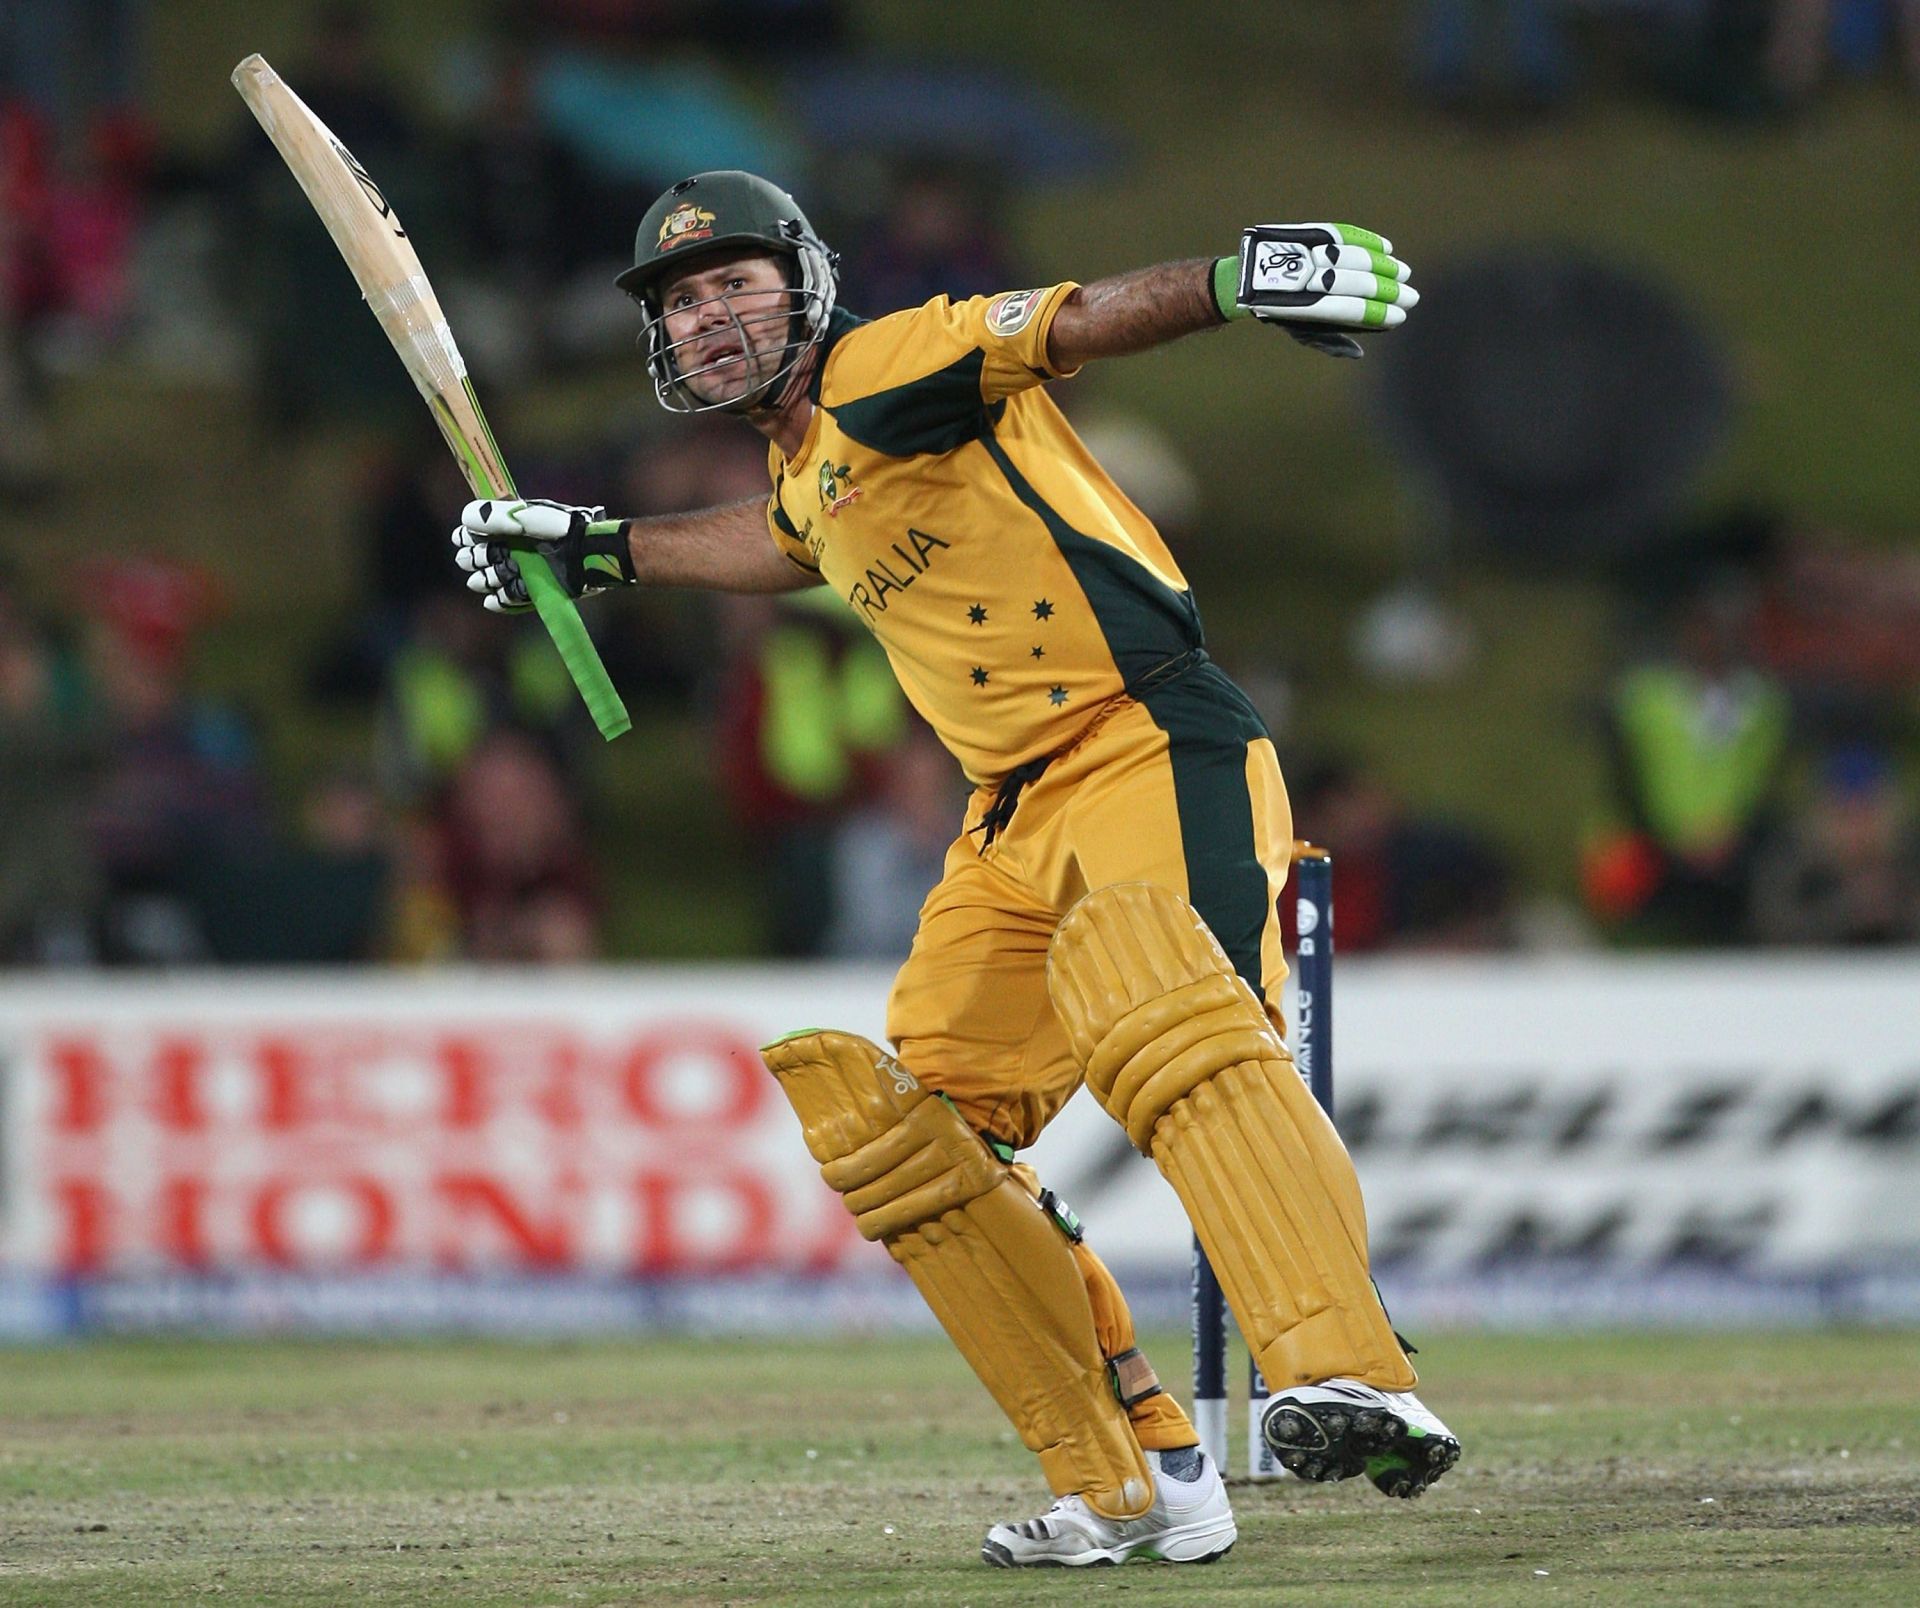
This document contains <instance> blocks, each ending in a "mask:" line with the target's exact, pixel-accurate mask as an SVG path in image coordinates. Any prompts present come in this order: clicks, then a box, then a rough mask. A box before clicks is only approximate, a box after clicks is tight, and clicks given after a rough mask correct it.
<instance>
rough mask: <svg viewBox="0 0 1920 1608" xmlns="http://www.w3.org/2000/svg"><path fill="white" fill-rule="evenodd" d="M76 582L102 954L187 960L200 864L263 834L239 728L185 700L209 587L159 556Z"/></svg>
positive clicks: (203, 703) (229, 716) (227, 715)
mask: <svg viewBox="0 0 1920 1608" xmlns="http://www.w3.org/2000/svg"><path fill="white" fill-rule="evenodd" d="M83 578H84V581H85V585H86V595H87V598H88V601H89V604H90V606H91V608H92V610H93V614H94V618H93V620H92V621H91V623H90V626H89V632H88V672H89V681H90V688H91V690H92V692H93V694H94V696H95V697H96V698H97V700H98V704H99V719H100V722H101V741H102V745H103V746H102V752H101V761H100V768H99V772H98V775H97V778H96V780H95V783H94V787H93V790H92V795H91V798H90V801H89V807H88V809H87V812H86V814H87V822H88V827H89V830H90V832H91V835H92V843H93V850H94V853H95V855H96V857H97V858H98V860H99V863H100V865H101V867H102V869H103V872H104V875H105V879H106V909H105V916H104V921H103V925H102V934H101V950H102V956H103V958H104V959H107V960H109V961H120V962H129V963H136V964H138V963H150V964H177V963H180V962H184V961H191V960H199V959H202V958H204V957H205V956H206V954H207V944H206V938H205V934H204V932H203V931H202V929H201V924H200V921H199V919H198V916H197V913H196V910H195V906H194V901H193V887H194V879H195V878H196V876H197V875H198V872H199V869H200V867H199V862H200V861H202V860H203V859H204V858H206V857H208V856H213V855H222V854H247V853H252V852H257V850H258V848H259V846H260V845H261V844H262V843H263V842H264V841H265V839H266V836H267V831H266V827H267V821H266V812H265V801H264V796H263V788H262V785H261V780H260V776H259V772H258V768H257V763H256V755H255V752H254V741H253V734H252V731H251V729H250V727H249V725H248V723H247V722H246V721H245V720H244V719H242V718H241V717H240V715H239V714H238V713H237V711H235V710H234V709H232V708H230V707H228V706H226V705H222V704H218V703H213V702H209V701H207V700H203V699H196V698H193V697H191V696H190V695H189V694H188V692H187V690H186V667H187V660H188V657H189V653H190V650H191V647H192V643H193V639H194V637H195V635H196V633H197V632H198V631H199V630H200V629H201V628H202V627H203V626H204V625H205V624H206V623H207V622H208V621H209V620H210V619H211V618H212V617H213V614H214V612H215V607H216V605H215V599H214V596H213V591H212V587H211V583H210V582H209V581H208V579H207V577H205V576H204V575H201V574H199V573H197V572H195V571H192V570H188V569H185V568H183V567H181V566H179V565H176V564H170V563H167V562H164V561H162V560H158V559H133V560H121V561H115V562H111V563H104V564H101V565H98V566H95V567H94V568H92V569H91V570H88V571H86V572H84V576H83Z"/></svg>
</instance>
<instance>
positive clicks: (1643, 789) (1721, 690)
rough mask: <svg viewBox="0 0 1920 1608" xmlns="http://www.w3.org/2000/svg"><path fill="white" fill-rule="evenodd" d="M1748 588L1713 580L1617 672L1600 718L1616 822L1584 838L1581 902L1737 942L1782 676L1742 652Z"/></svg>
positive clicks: (1699, 937)
mask: <svg viewBox="0 0 1920 1608" xmlns="http://www.w3.org/2000/svg"><path fill="white" fill-rule="evenodd" d="M1752 619H1753V600H1752V598H1751V596H1750V595H1749V593H1748V591H1747V589H1746V588H1745V586H1744V584H1741V583H1735V582H1728V581H1718V582H1715V583H1713V584H1711V585H1709V586H1708V587H1707V589H1706V590H1704V591H1703V592H1702V593H1700V594H1699V595H1698V596H1697V597H1696V598H1695V600H1694V601H1693V602H1692V603H1691V604H1690V606H1689V609H1688V613H1687V614H1686V616H1685V618H1684V620H1683V622H1682V629H1681V635H1680V640H1679V641H1678V642H1677V643H1676V644H1675V645H1674V651H1673V652H1672V653H1671V655H1663V656H1661V657H1659V658H1656V659H1651V660H1649V661H1647V662H1645V663H1642V664H1639V665H1636V666H1634V667H1633V668H1631V669H1629V670H1628V671H1627V672H1626V673H1625V674H1624V675H1623V676H1621V677H1620V679H1619V680H1618V681H1617V682H1616V683H1615V685H1614V688H1613V691H1612V695H1611V698H1610V700H1609V703H1608V706H1607V710H1606V716H1605V722H1606V733H1607V742H1608V752H1609V757H1610V759H1611V762H1612V771H1613V775H1612V782H1613V794H1614V807H1615V811H1616V814H1617V821H1616V824H1614V825H1613V826H1611V827H1610V828H1609V829H1607V830H1606V831H1605V832H1604V833H1602V834H1601V835H1599V836H1598V837H1596V838H1595V839H1594V840H1593V841H1592V842H1591V843H1590V844H1589V846H1588V850H1587V854H1586V866H1585V882H1586V888H1587V895H1588V902H1589V904H1590V905H1592V907H1593V908H1594V910H1595V913H1596V914H1597V915H1599V916H1601V917H1602V918H1603V919H1604V920H1607V921H1609V922H1610V923H1612V924H1614V925H1616V926H1620V927H1622V928H1624V929H1625V930H1627V931H1629V932H1634V933H1637V934H1638V935H1640V936H1644V937H1650V938H1656V939H1665V940H1670V941H1677V942H1683V943H1704V944H1725V943H1735V942H1739V941H1741V940H1742V939H1744V938H1745V937H1746V936H1747V934H1748V924H1747V908H1748V902H1749V900H1748V878H1749V876H1750V874H1751V871H1752V857H1753V851H1754V848H1755V846H1756V845H1757V843H1758V842H1759V841H1760V838H1761V836H1762V835H1763V832H1764V830H1765V828H1766V826H1767V824H1768V820H1769V815H1770V812H1771V809H1772V806H1773V804H1774V798H1775V791H1776V789H1777V786H1778V784H1779V780H1780V777H1781V773H1782V770H1783V767H1784V765H1785V762H1786V759H1787V753H1788V739H1789V735H1790V733H1789V709H1788V700H1787V694H1786V691H1785V689H1784V688H1783V687H1782V686H1781V685H1780V684H1779V682H1778V681H1776V680H1775V679H1774V678H1773V677H1772V676H1771V675H1769V674H1767V673H1766V672H1765V671H1763V670H1760V669H1759V668H1757V667H1755V666H1754V665H1753V664H1752V662H1751V660H1750V656H1749V652H1748V637H1749V633H1750V630H1751V625H1752Z"/></svg>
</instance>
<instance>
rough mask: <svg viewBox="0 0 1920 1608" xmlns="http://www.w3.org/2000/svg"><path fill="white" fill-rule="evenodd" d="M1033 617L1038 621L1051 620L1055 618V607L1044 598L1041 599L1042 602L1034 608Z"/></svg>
mask: <svg viewBox="0 0 1920 1608" xmlns="http://www.w3.org/2000/svg"><path fill="white" fill-rule="evenodd" d="M1033 617H1034V618H1035V619H1036V620H1051V619H1052V618H1053V605H1052V604H1051V603H1049V602H1048V601H1047V600H1046V599H1045V598H1044V597H1043V598H1041V599H1040V601H1039V602H1038V603H1036V604H1034V606H1033Z"/></svg>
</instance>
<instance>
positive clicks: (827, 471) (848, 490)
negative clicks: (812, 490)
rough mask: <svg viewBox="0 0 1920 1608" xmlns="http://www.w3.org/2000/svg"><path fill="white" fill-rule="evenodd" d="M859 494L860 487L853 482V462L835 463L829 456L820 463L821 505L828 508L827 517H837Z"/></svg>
mask: <svg viewBox="0 0 1920 1608" xmlns="http://www.w3.org/2000/svg"><path fill="white" fill-rule="evenodd" d="M842 487H845V490H842V489H841V488H842ZM859 495H860V488H859V487H858V486H856V485H855V484H854V483H853V466H852V465H851V464H846V463H843V464H835V463H834V461H833V460H832V459H831V458H829V459H827V460H826V462H824V463H823V464H821V465H820V506H821V507H822V508H824V509H826V511H827V518H829V519H834V518H837V517H838V516H839V513H840V510H841V509H842V508H844V507H846V506H847V504H848V503H850V502H852V501H853V500H854V498H856V497H858V496H859Z"/></svg>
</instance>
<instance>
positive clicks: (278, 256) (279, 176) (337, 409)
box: [224, 3, 446, 435]
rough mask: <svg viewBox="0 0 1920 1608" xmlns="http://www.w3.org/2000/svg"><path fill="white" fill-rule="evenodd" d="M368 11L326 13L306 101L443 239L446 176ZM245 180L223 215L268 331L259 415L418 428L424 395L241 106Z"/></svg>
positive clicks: (413, 226)
mask: <svg viewBox="0 0 1920 1608" xmlns="http://www.w3.org/2000/svg"><path fill="white" fill-rule="evenodd" d="M368 19H369V14H368V12H367V10H366V9H365V8H364V7H362V6H360V5H355V4H348V3H337V4H332V5H329V6H327V7H326V8H325V9H324V10H322V11H321V12H320V13H319V15H318V18H317V22H316V27H315V32H314V35H313V37H312V39H311V41H310V43H309V44H308V46H307V48H306V49H305V50H303V51H302V52H301V53H300V58H299V60H298V62H297V63H296V65H295V66H294V67H293V68H292V69H291V71H290V72H289V74H288V78H289V81H290V82H291V83H293V84H294V85H295V86H296V87H297V88H298V90H299V92H300V97H301V99H303V100H304V101H306V102H307V104H308V105H309V106H311V107H312V108H313V111H314V114H315V115H316V116H317V117H319V118H320V120H321V121H322V122H324V123H325V124H326V125H327V127H328V128H330V129H331V130H332V131H333V132H334V133H335V134H336V135H337V136H338V137H339V138H340V141H341V143H343V144H344V145H345V146H346V147H347V148H348V149H349V150H351V151H352V152H353V153H354V155H355V156H356V157H357V158H358V159H359V160H360V161H361V163H363V164H364V165H365V166H366V168H367V169H368V170H369V171H370V172H372V173H375V174H377V175H378V176H379V182H380V187H381V189H382V191H383V192H384V193H385V195H386V197H387V198H388V200H390V201H391V202H392V203H393V205H394V208H395V210H396V211H398V213H399V214H400V216H401V217H402V218H403V219H405V220H406V224H407V227H408V229H409V231H410V232H411V233H412V234H413V235H414V236H415V237H416V238H432V237H433V236H434V235H435V234H436V232H438V218H437V216H436V214H437V213H438V212H439V210H440V204H441V201H442V197H443V196H445V194H446V186H445V176H444V174H442V173H439V172H437V171H435V169H434V167H433V163H432V158H431V154H430V153H429V152H428V151H427V150H426V148H425V143H424V140H423V138H422V131H421V129H420V127H419V124H418V123H417V122H416V120H415V119H414V118H413V116H412V115H411V114H410V113H409V111H408V109H407V103H406V102H405V101H404V100H403V99H402V98H401V97H400V96H399V95H398V94H397V93H395V91H394V90H393V89H392V87H391V86H390V85H389V84H388V83H387V81H386V79H385V78H384V76H383V74H382V73H381V71H380V69H379V67H378V65H377V64H376V62H375V60H374V56H373V52H372V38H371V32H370V26H369V20H368ZM234 117H235V125H234V126H235V147H234V158H233V162H232V176H233V183H234V187H235V189H236V190H237V192H238V193H237V194H236V195H234V196H232V197H231V198H230V199H229V200H228V202H227V204H226V206H225V208H224V210H225V213H226V216H227V217H228V219H229V220H230V227H231V228H232V230H233V241H232V246H231V249H230V251H229V253H228V256H229V258H230V260H231V263H232V265H233V268H234V270H235V273H236V279H237V282H236V284H235V287H234V289H235V293H236V296H237V299H239V300H240V301H241V302H242V304H243V305H244V306H245V307H246V308H247V310H248V312H249V314H250V315H251V321H252V323H253V325H254V328H255V332H256V334H257V337H258V339H257V347H258V349H257V352H256V360H257V365H258V368H257V374H256V388H257V392H258V395H259V399H260V409H259V415H258V416H259V417H260V418H261V419H262V420H263V421H264V422H266V423H268V424H270V425H273V426H275V427H277V428H278V429H279V430H280V431H281V432H282V433H283V434H286V435H291V434H293V433H294V432H295V431H297V430H299V429H300V428H302V427H303V426H307V425H311V424H313V423H316V422H349V423H352V424H354V425H356V426H358V427H360V428H362V429H365V428H368V427H370V426H378V425H382V424H385V423H388V422H391V421H394V420H405V421H406V422H407V424H408V425H409V426H411V424H412V422H413V421H414V419H415V418H416V417H417V415H416V414H415V412H414V410H415V409H416V408H417V407H418V406H419V398H418V396H417V395H416V394H415V392H414V389H413V386H412V384H411V383H410V382H409V381H408V379H407V377H406V373H405V370H404V369H402V368H401V367H400V365H399V364H398V363H396V362H395V361H394V357H393V353H392V352H391V351H390V350H389V349H388V345H387V340H386V337H385V336H384V335H383V334H382V333H381V332H380V327H379V325H378V323H377V322H376V321H375V320H373V319H372V318H369V317H368V316H366V314H365V313H364V312H360V311H355V310H354V309H355V307H356V304H357V302H358V296H357V295H356V293H355V291H354V287H353V282H352V280H351V279H350V278H349V277H347V275H346V272H345V270H344V269H343V267H342V265H341V263H340V261H339V254H338V253H337V252H335V251H334V250H332V249H331V248H330V246H329V245H328V244H327V242H326V238H325V235H324V233H323V232H322V230H321V228H320V226H319V224H318V222H317V220H316V219H315V218H314V216H313V209H312V207H311V206H310V205H309V204H308V202H307V200H306V197H305V196H303V195H302V194H301V193H300V189H299V187H298V186H297V185H295V184H293V183H291V182H289V178H288V174H287V171H286V166H285V164H284V163H283V162H282V161H281V159H280V156H279V154H278V153H277V152H276V151H275V150H274V148H273V147H272V145H271V144H269V143H268V141H267V140H266V139H265V137H264V136H263V135H262V134H261V132H260V130H259V129H258V128H257V127H256V126H255V125H254V122H253V119H252V118H251V117H248V116H247V115H246V114H245V112H244V111H243V110H241V109H240V108H239V105H238V102H237V101H236V102H235V112H234Z"/></svg>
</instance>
